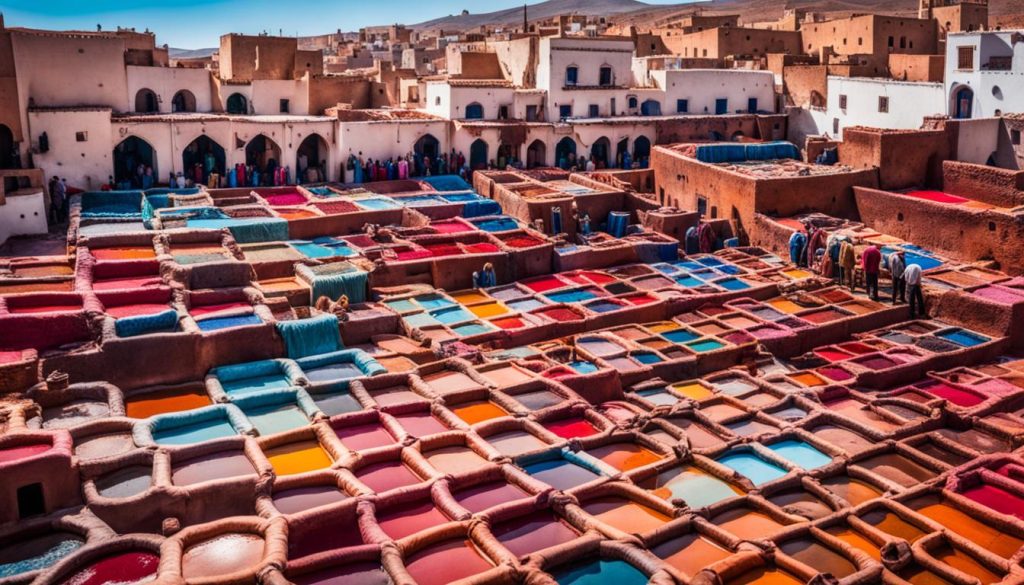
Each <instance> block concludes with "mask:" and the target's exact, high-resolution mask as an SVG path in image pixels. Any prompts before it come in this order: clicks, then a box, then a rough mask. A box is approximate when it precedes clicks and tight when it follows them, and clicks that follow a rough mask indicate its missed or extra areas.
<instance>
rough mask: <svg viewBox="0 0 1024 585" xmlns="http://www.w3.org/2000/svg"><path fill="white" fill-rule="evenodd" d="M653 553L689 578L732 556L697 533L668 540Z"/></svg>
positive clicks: (652, 549)
mask: <svg viewBox="0 0 1024 585" xmlns="http://www.w3.org/2000/svg"><path fill="white" fill-rule="evenodd" d="M651 552H653V553H654V556H656V557H658V558H659V559H662V560H663V561H665V562H666V563H668V564H669V565H671V566H672V567H675V568H676V569H678V570H679V571H681V572H682V573H683V574H684V575H686V576H687V577H692V576H694V575H696V574H697V573H699V572H700V571H702V570H703V569H705V568H706V567H708V566H710V565H713V564H714V563H717V562H718V561H721V560H724V559H726V558H728V557H729V556H731V555H732V553H731V552H729V550H728V549H725V548H723V547H721V546H719V545H718V544H716V543H715V542H713V541H711V540H708V539H707V538H704V537H703V536H700V535H699V534H695V533H694V534H686V535H683V536H680V537H677V538H672V539H670V540H667V541H665V542H663V543H661V544H659V545H657V546H654V547H652V548H651Z"/></svg>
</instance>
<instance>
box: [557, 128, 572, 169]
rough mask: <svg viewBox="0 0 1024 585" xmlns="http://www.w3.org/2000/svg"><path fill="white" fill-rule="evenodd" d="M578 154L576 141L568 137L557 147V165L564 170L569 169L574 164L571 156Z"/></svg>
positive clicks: (560, 141)
mask: <svg viewBox="0 0 1024 585" xmlns="http://www.w3.org/2000/svg"><path fill="white" fill-rule="evenodd" d="M575 154H576V141H575V140H573V139H572V138H569V137H568V136H566V137H565V138H563V139H561V140H559V141H558V144H556V145H555V164H557V165H558V166H559V167H561V168H563V169H568V168H569V167H570V166H571V165H572V162H573V161H571V160H569V155H575Z"/></svg>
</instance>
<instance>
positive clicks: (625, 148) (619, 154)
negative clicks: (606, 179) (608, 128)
mask: <svg viewBox="0 0 1024 585" xmlns="http://www.w3.org/2000/svg"><path fill="white" fill-rule="evenodd" d="M627 152H629V138H623V139H622V140H620V141H619V142H618V144H616V145H615V166H616V167H619V168H621V167H623V166H625V162H626V161H625V158H626V153H627Z"/></svg>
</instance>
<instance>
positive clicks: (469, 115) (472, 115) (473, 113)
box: [466, 102, 484, 120]
mask: <svg viewBox="0 0 1024 585" xmlns="http://www.w3.org/2000/svg"><path fill="white" fill-rule="evenodd" d="M466 119H467V120H483V119H484V107H483V106H482V105H480V104H478V103H476V102H474V103H472V104H469V105H468V106H466Z"/></svg>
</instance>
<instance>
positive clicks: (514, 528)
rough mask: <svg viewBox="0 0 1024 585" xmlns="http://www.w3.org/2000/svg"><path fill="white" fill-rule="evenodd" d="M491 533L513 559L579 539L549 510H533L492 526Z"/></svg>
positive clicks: (574, 532) (572, 530)
mask: <svg viewBox="0 0 1024 585" xmlns="http://www.w3.org/2000/svg"><path fill="white" fill-rule="evenodd" d="M491 533H492V534H494V536H495V537H496V538H497V539H498V541H499V542H501V544H503V545H504V546H505V548H507V549H508V550H509V552H511V553H512V554H513V555H515V556H517V557H524V556H526V555H528V554H531V553H535V552H537V551H539V550H544V549H547V548H551V547H553V546H558V545H560V544H565V543H567V542H569V541H571V540H573V539H574V538H576V537H578V536H579V533H578V532H576V530H575V529H574V528H572V527H571V526H569V524H568V523H566V522H564V521H563V520H561V519H560V518H558V517H557V516H555V515H554V514H552V513H551V512H549V511H537V512H533V513H531V514H527V515H525V516H522V517H520V518H515V519H513V520H509V521H507V522H502V523H499V524H496V525H492V526H491Z"/></svg>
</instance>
